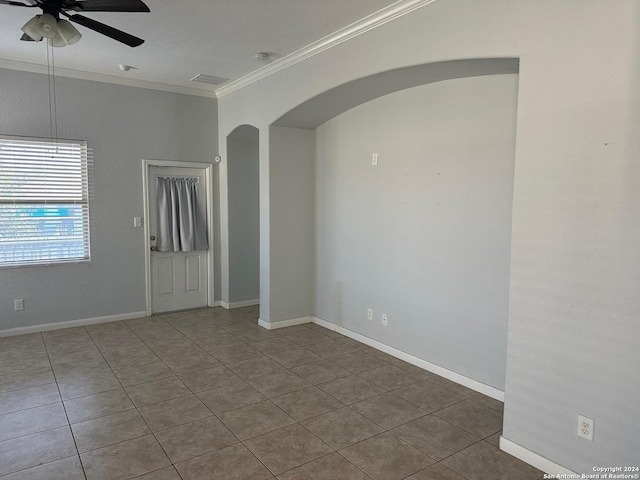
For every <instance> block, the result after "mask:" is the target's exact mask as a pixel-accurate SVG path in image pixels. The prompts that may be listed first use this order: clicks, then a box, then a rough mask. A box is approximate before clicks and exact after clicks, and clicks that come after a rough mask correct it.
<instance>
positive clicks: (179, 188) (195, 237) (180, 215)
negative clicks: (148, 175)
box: [156, 177, 209, 252]
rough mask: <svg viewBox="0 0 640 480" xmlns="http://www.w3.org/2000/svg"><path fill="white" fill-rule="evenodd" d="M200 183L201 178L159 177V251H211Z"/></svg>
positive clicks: (157, 196) (157, 188)
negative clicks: (199, 196)
mask: <svg viewBox="0 0 640 480" xmlns="http://www.w3.org/2000/svg"><path fill="white" fill-rule="evenodd" d="M198 182H199V180H198V178H169V177H159V178H158V179H157V180H156V198H157V201H158V232H157V237H158V239H157V240H158V243H157V249H158V251H160V252H190V251H193V250H207V249H208V248H209V242H208V241H207V223H206V220H205V215H204V206H203V205H201V204H200V199H199V198H198Z"/></svg>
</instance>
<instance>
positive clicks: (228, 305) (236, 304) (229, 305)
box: [220, 298, 260, 310]
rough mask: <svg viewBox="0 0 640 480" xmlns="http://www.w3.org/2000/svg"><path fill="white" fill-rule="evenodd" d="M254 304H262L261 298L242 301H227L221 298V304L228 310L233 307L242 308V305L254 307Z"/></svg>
mask: <svg viewBox="0 0 640 480" xmlns="http://www.w3.org/2000/svg"><path fill="white" fill-rule="evenodd" d="M253 305H260V299H259V298H258V299H256V300H244V301H242V302H230V303H228V302H225V301H224V300H220V306H221V307H222V308H226V309H227V310H231V309H232V308H241V307H252V306H253Z"/></svg>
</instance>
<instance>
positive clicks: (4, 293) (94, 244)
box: [0, 69, 219, 329]
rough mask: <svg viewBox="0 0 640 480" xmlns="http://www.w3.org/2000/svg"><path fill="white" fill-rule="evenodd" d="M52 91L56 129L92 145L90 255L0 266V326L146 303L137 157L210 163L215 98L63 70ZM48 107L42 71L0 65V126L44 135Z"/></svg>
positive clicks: (101, 313)
mask: <svg viewBox="0 0 640 480" xmlns="http://www.w3.org/2000/svg"><path fill="white" fill-rule="evenodd" d="M56 91H57V105H58V116H57V118H58V136H59V137H60V138H75V139H83V140H86V141H87V142H88V146H89V148H90V149H92V150H93V162H94V165H93V193H92V198H91V203H90V212H91V217H90V221H91V262H90V263H81V264H71V265H53V266H47V267H29V268H11V269H3V270H0V329H7V328H13V327H25V326H30V325H39V324H44V323H53V322H62V321H67V320H76V319H85V318H94V317H102V316H108V315H118V314H127V313H131V312H141V311H144V310H145V268H144V259H145V251H144V230H143V229H142V228H134V227H133V217H134V216H143V198H142V167H141V165H142V163H141V160H142V159H143V158H145V159H166V160H185V161H196V162H210V161H212V158H213V156H214V155H215V154H216V151H217V105H216V100H214V99H209V98H204V97H195V96H188V95H180V94H174V93H166V92H160V91H156V90H146V89H140V88H132V87H124V86H118V85H112V84H107V83H99V82H91V81H86V80H76V79H69V78H57V79H56ZM48 112H49V111H48V88H47V77H46V76H44V75H40V74H34V73H24V72H17V71H12V70H2V69H0V132H1V133H3V134H9V135H24V136H35V137H48V136H49V134H50V128H49V113H48ZM214 180H215V179H214ZM216 181H217V180H216ZM214 195H215V192H214ZM214 241H215V239H214ZM216 264H217V265H218V264H219V262H218V261H216ZM217 276H219V275H217ZM14 298H23V299H24V301H25V310H24V311H22V312H15V313H14V311H13V299H14ZM216 298H219V294H217V295H216Z"/></svg>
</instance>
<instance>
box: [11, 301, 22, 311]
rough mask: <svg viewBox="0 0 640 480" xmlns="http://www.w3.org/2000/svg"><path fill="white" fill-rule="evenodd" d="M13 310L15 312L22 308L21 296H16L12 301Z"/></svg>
mask: <svg viewBox="0 0 640 480" xmlns="http://www.w3.org/2000/svg"><path fill="white" fill-rule="evenodd" d="M13 310H14V311H16V312H20V311H22V310H24V300H23V299H21V298H16V299H15V300H14V301H13Z"/></svg>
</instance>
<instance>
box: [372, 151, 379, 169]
mask: <svg viewBox="0 0 640 480" xmlns="http://www.w3.org/2000/svg"><path fill="white" fill-rule="evenodd" d="M371 165H374V166H375V165H378V154H377V153H374V154H373V155H371Z"/></svg>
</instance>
